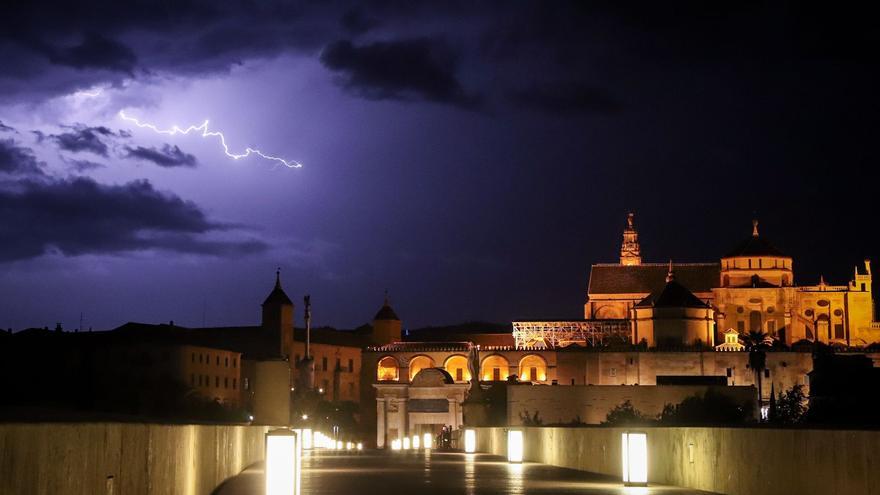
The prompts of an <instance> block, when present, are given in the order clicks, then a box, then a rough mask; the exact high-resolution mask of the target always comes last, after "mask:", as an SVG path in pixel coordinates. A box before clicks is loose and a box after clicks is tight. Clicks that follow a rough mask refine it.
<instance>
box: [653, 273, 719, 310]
mask: <svg viewBox="0 0 880 495" xmlns="http://www.w3.org/2000/svg"><path fill="white" fill-rule="evenodd" d="M676 276H678V273H676ZM636 307H637V308H645V307H655V308H708V307H709V305H708V304H706V303H705V302H703V301H701V300H700V299H699V298H698V297H697V296H695V295H694V294H693V292H691V291H689V290H688V289H687V287H685V286H683V285H681V284H680V283H678V282H677V281H676V280H672V281H670V282H667V283H666V286H665V287H663V290H661V291H658V292H654V293H652V294H651V295H649V296H648V297H646V298H644V299H642V300H641V301H639V303H638V304H636Z"/></svg>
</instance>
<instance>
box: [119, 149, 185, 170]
mask: <svg viewBox="0 0 880 495" xmlns="http://www.w3.org/2000/svg"><path fill="white" fill-rule="evenodd" d="M125 150H126V151H127V152H128V155H127V156H129V157H131V158H138V159H141V160H146V161H149V162H153V163H155V164H156V165H159V166H160V167H166V168H171V167H195V166H196V157H195V156H193V155H191V154H189V153H184V152H183V151H182V150H181V149H180V148H179V147H177V146H171V145H170V144H166V145H164V146H162V149H158V148H154V147H149V148H145V147H143V146H137V147H134V148H132V147H130V146H126V148H125Z"/></svg>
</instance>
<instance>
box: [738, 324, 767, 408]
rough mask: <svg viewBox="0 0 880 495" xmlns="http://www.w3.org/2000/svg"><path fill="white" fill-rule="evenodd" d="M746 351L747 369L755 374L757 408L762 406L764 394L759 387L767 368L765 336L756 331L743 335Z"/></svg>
mask: <svg viewBox="0 0 880 495" xmlns="http://www.w3.org/2000/svg"><path fill="white" fill-rule="evenodd" d="M743 340H744V341H745V346H746V350H747V351H748V352H749V368H750V369H751V370H752V373H754V374H755V383H756V384H757V385H758V408H761V407H762V406H763V405H764V402H763V397H764V392H763V388H762V386H761V384H762V381H763V375H764V369H765V368H766V367H767V353H766V352H765V349H766V348H767V334H766V333H764V332H761V331H758V330H752V331H750V332H749V333H747V334H745V335H743Z"/></svg>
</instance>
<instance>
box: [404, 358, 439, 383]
mask: <svg viewBox="0 0 880 495" xmlns="http://www.w3.org/2000/svg"><path fill="white" fill-rule="evenodd" d="M433 367H434V360H433V359H431V358H429V357H428V356H416V357H414V358H412V359H411V360H410V362H409V381H412V379H413V378H415V377H416V375H417V374H418V373H419V371H422V370H423V369H425V368H433Z"/></svg>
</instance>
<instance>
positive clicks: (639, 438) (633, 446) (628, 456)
mask: <svg viewBox="0 0 880 495" xmlns="http://www.w3.org/2000/svg"><path fill="white" fill-rule="evenodd" d="M621 451H622V454H623V455H622V462H623V466H622V467H623V469H622V471H623V484H624V485H626V486H647V484H648V434H647V433H645V432H640V431H627V432H624V433H623V434H622V435H621Z"/></svg>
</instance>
